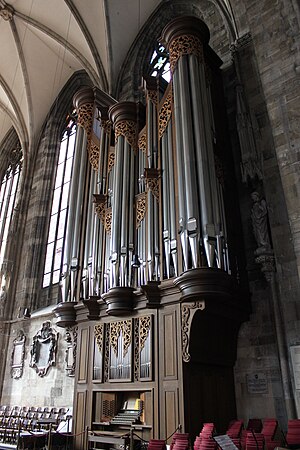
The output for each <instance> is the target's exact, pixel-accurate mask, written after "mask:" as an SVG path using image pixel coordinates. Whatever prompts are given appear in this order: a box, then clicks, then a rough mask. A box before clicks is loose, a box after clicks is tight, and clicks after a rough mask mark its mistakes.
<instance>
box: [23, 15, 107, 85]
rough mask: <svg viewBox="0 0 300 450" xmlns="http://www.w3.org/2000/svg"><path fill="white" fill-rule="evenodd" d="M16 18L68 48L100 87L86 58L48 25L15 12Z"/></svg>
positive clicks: (97, 77) (96, 76) (98, 79)
mask: <svg viewBox="0 0 300 450" xmlns="http://www.w3.org/2000/svg"><path fill="white" fill-rule="evenodd" d="M15 16H16V17H18V18H19V19H21V20H23V21H24V22H25V23H28V24H29V25H31V26H32V27H34V28H36V29H37V30H40V31H42V32H43V33H45V34H46V35H47V36H50V37H51V38H52V39H54V40H55V41H56V42H57V43H59V44H60V45H61V46H62V47H64V48H66V49H67V50H68V51H69V52H70V53H71V54H72V55H73V56H75V58H77V59H78V61H80V63H81V64H82V65H83V67H84V68H85V69H86V71H87V72H88V74H89V76H90V77H91V80H92V82H93V83H94V84H95V86H98V87H100V86H101V83H100V78H99V76H98V75H97V73H96V72H95V70H94V69H93V67H92V66H91V64H90V63H89V62H88V61H87V59H85V57H84V56H83V55H82V54H81V53H80V52H79V51H78V50H77V49H76V48H75V47H74V46H73V45H71V44H70V43H69V42H67V41H66V39H64V38H63V37H62V36H60V35H59V34H57V33H56V32H55V31H53V30H51V29H50V28H48V27H46V25H43V24H41V23H40V22H38V21H37V20H34V19H32V18H31V17H28V16H26V15H25V14H22V13H20V12H18V11H15Z"/></svg>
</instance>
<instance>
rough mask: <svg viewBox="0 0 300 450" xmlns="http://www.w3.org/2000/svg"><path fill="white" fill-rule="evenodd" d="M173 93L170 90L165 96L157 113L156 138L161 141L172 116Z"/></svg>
mask: <svg viewBox="0 0 300 450" xmlns="http://www.w3.org/2000/svg"><path fill="white" fill-rule="evenodd" d="M172 102H173V93H172V89H171V90H170V92H169V94H168V95H167V97H166V99H165V101H164V103H163V105H162V107H161V108H160V110H159V113H158V136H159V139H161V137H162V135H163V134H164V132H165V130H166V128H167V126H168V123H169V120H170V118H171V114H172Z"/></svg>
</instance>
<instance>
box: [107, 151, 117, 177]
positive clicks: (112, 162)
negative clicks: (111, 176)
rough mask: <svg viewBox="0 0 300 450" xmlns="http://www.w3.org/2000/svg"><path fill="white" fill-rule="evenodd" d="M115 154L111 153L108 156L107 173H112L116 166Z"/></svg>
mask: <svg viewBox="0 0 300 450" xmlns="http://www.w3.org/2000/svg"><path fill="white" fill-rule="evenodd" d="M115 159H116V158H115V152H109V154H108V162H107V172H108V173H110V171H111V170H112V168H113V167H114V165H115Z"/></svg>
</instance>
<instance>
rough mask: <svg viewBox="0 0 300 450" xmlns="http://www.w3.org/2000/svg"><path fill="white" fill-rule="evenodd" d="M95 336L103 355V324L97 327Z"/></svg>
mask: <svg viewBox="0 0 300 450" xmlns="http://www.w3.org/2000/svg"><path fill="white" fill-rule="evenodd" d="M94 336H95V339H96V343H97V346H98V349H99V352H100V353H102V351H103V337H104V325H103V323H100V324H99V325H95V328H94Z"/></svg>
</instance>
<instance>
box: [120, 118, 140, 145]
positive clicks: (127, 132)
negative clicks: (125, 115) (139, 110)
mask: <svg viewBox="0 0 300 450" xmlns="http://www.w3.org/2000/svg"><path fill="white" fill-rule="evenodd" d="M115 136H116V143H117V142H118V138H119V136H124V137H125V139H126V140H127V142H128V144H129V145H131V147H132V148H133V150H136V147H137V125H136V122H134V121H133V120H120V122H117V124H116V126H115Z"/></svg>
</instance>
